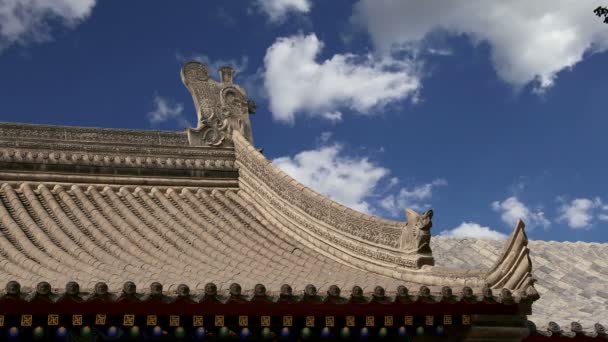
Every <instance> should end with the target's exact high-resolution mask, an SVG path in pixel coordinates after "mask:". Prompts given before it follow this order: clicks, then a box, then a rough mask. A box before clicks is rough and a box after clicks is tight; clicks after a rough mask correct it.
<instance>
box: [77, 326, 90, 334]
mask: <svg viewBox="0 0 608 342" xmlns="http://www.w3.org/2000/svg"><path fill="white" fill-rule="evenodd" d="M80 336H82V337H89V336H91V327H89V326H88V325H85V326H84V327H82V328H80Z"/></svg>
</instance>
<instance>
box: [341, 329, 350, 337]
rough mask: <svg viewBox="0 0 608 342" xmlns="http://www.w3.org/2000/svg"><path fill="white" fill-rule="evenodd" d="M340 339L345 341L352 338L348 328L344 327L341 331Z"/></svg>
mask: <svg viewBox="0 0 608 342" xmlns="http://www.w3.org/2000/svg"><path fill="white" fill-rule="evenodd" d="M340 337H342V338H343V339H347V338H349V337H350V329H349V328H348V327H344V328H342V329H341V330H340Z"/></svg>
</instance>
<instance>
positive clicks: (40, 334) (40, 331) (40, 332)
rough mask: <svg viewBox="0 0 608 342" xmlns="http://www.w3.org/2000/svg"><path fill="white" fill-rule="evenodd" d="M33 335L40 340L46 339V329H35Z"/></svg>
mask: <svg viewBox="0 0 608 342" xmlns="http://www.w3.org/2000/svg"><path fill="white" fill-rule="evenodd" d="M32 335H34V338H35V339H37V340H39V339H41V338H43V337H44V328H43V327H35V328H34V331H32Z"/></svg>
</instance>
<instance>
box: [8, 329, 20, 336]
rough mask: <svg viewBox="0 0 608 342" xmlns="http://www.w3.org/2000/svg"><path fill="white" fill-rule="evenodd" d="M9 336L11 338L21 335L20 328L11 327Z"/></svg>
mask: <svg viewBox="0 0 608 342" xmlns="http://www.w3.org/2000/svg"><path fill="white" fill-rule="evenodd" d="M8 337H9V338H11V339H13V338H17V337H19V328H17V327H11V328H10V329H8Z"/></svg>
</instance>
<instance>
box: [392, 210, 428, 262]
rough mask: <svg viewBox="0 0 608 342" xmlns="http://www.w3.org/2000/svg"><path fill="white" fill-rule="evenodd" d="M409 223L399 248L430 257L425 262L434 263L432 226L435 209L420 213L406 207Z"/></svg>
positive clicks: (402, 235)
mask: <svg viewBox="0 0 608 342" xmlns="http://www.w3.org/2000/svg"><path fill="white" fill-rule="evenodd" d="M405 217H406V220H407V224H406V226H405V228H404V229H403V231H402V232H401V238H400V239H399V248H400V249H401V250H402V251H404V252H407V253H415V254H418V255H421V256H424V257H427V258H429V260H428V261H429V262H428V263H425V264H429V263H430V264H431V265H432V264H433V261H432V255H433V254H432V251H431V227H432V226H433V211H432V210H427V211H425V212H424V213H422V214H418V213H417V212H415V211H414V210H413V209H410V208H406V209H405Z"/></svg>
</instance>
